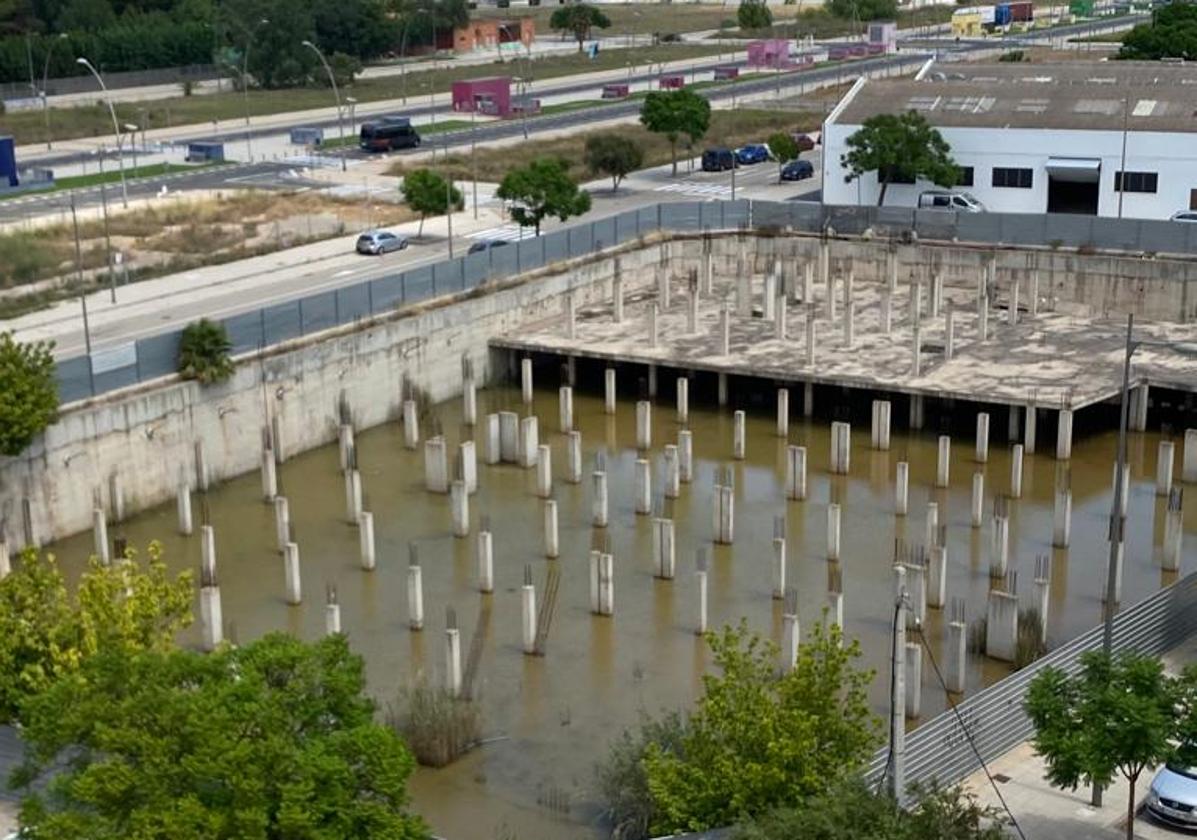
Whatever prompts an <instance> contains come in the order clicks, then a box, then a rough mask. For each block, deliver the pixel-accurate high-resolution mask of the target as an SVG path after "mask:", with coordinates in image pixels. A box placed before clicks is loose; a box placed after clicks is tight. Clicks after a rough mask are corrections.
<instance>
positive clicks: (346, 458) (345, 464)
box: [337, 423, 354, 472]
mask: <svg viewBox="0 0 1197 840" xmlns="http://www.w3.org/2000/svg"><path fill="white" fill-rule="evenodd" d="M353 448H354V440H353V426H351V425H350V424H349V423H342V424H341V425H340V426H338V427H337V457H338V458H339V460H340V464H341V471H342V472H344V471H345V470H347V469H349V468H350V467H351V466H352V465H353V461H354V456H353Z"/></svg>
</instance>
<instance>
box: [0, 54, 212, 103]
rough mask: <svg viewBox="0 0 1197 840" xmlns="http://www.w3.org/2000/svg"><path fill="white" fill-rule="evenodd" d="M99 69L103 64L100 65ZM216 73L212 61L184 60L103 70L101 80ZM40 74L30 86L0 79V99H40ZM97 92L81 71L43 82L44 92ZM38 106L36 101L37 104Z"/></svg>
mask: <svg viewBox="0 0 1197 840" xmlns="http://www.w3.org/2000/svg"><path fill="white" fill-rule="evenodd" d="M100 69H101V70H103V68H102V67H101V68H100ZM219 76H220V73H219V72H218V71H217V69H216V66H215V65H213V64H188V65H184V66H181V67H160V68H157V69H154V70H126V71H120V72H115V73H105V74H104V84H106V85H108V89H109V90H120V89H122V88H131V87H143V86H145V85H170V84H182V83H183V82H202V81H207V80H209V79H216V78H218V77H219ZM41 82H42V80H41V76H38V77H37V78H35V79H34V82H33V85H32V86H31V85H30V83H29V82H27V81H20V82H3V83H0V100H17V101H20V100H22V99H40V97H41V87H42V84H41ZM34 88H36V92H34ZM93 91H94V92H95V93H99V92H100V85H99V84H98V83H97V82H96V80H95V77H94V76H92V75H91V74H90V73H88V72H86V71H83V72H81V73H80V74H79V75H77V76H63V77H61V78H57V79H49V80H47V82H46V94H47V95H48V96H65V95H67V94H75V93H89V92H93ZM38 107H40V104H39V106H38Z"/></svg>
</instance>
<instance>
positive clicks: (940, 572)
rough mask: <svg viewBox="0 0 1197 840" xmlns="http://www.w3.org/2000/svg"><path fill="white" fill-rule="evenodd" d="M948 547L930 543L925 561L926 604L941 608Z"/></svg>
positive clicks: (944, 598)
mask: <svg viewBox="0 0 1197 840" xmlns="http://www.w3.org/2000/svg"><path fill="white" fill-rule="evenodd" d="M947 585H948V547H947V546H946V545H932V546H931V547H930V552H929V554H928V561H927V606H928V607H934V608H935V609H943V606H944V603H945V602H946V599H947V588H948V586H947Z"/></svg>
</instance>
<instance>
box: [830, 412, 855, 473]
mask: <svg viewBox="0 0 1197 840" xmlns="http://www.w3.org/2000/svg"><path fill="white" fill-rule="evenodd" d="M851 465H852V424H851V423H845V422H843V421H839V420H837V421H836V422H834V423H832V424H831V471H832V472H833V473H835V474H836V475H847V474H848V472H849V470H850V469H851Z"/></svg>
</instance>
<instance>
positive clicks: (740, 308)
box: [735, 259, 752, 318]
mask: <svg viewBox="0 0 1197 840" xmlns="http://www.w3.org/2000/svg"><path fill="white" fill-rule="evenodd" d="M735 292H736V315H738V316H740V317H741V318H751V317H752V261H751V260H749V265H748V268H747V270H745V267H744V261H743V259H740V260H737V261H736V276H735Z"/></svg>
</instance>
